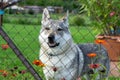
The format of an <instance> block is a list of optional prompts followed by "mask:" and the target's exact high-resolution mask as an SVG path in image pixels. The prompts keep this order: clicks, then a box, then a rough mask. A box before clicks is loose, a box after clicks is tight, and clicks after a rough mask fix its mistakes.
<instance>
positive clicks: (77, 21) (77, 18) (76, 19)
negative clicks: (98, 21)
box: [71, 15, 85, 26]
mask: <svg viewBox="0 0 120 80" xmlns="http://www.w3.org/2000/svg"><path fill="white" fill-rule="evenodd" d="M71 25H75V26H85V19H84V18H83V17H81V16H80V15H76V16H74V17H73V18H72V19H71Z"/></svg>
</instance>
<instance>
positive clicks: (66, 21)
mask: <svg viewBox="0 0 120 80" xmlns="http://www.w3.org/2000/svg"><path fill="white" fill-rule="evenodd" d="M68 16H69V11H68V10H67V13H66V15H65V16H64V17H63V18H62V20H63V22H64V24H65V26H67V27H68V26H69V22H68Z"/></svg>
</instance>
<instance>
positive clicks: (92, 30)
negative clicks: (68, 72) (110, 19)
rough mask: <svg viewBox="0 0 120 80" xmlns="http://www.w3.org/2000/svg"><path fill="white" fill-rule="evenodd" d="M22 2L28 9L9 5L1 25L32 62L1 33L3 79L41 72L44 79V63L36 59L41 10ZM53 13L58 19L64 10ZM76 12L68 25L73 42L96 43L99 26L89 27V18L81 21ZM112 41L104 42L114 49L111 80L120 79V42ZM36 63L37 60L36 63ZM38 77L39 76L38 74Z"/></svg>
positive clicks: (26, 78) (27, 78)
mask: <svg viewBox="0 0 120 80" xmlns="http://www.w3.org/2000/svg"><path fill="white" fill-rule="evenodd" d="M21 3H24V5H22V6H24V7H27V9H28V10H23V7H19V8H21V10H18V9H6V10H5V14H4V17H3V25H2V28H1V27H0V30H2V29H3V30H4V31H5V32H6V33H7V35H8V36H9V37H10V38H11V39H12V41H13V42H14V43H15V45H16V46H17V48H18V49H19V50H20V51H21V53H22V55H23V56H24V57H25V58H26V59H27V61H28V62H29V63H30V65H31V66H30V68H29V67H28V66H29V65H28V66H27V67H26V66H25V65H23V63H24V61H21V60H20V59H19V58H18V56H17V55H15V54H14V52H15V51H14V50H15V49H14V48H12V49H11V48H10V44H11V43H9V42H6V41H5V40H4V39H5V38H6V37H5V36H4V37H0V46H1V48H0V64H1V66H0V79H1V80H3V79H4V80H34V79H35V78H34V76H37V75H36V74H38V75H39V76H41V78H42V79H43V80H45V77H44V74H43V69H42V67H40V66H38V64H39V63H38V64H37V63H36V62H37V60H39V50H40V43H39V40H38V36H39V35H40V34H39V33H40V29H41V18H42V14H41V12H42V10H40V11H39V12H37V10H36V9H37V7H36V6H32V7H31V6H27V3H26V1H22V2H21ZM35 3H36V2H35ZM19 5H20V4H19ZM32 9H33V10H32ZM42 9H43V7H42ZM51 15H52V18H53V19H56V18H57V19H58V18H60V17H62V16H64V14H63V13H59V14H56V13H53V12H52V13H51ZM75 15H76V14H70V15H69V24H70V27H69V28H70V32H71V35H72V38H73V40H74V42H75V43H94V41H95V39H96V37H95V36H96V35H97V34H99V33H100V32H101V31H100V28H96V27H90V26H91V25H90V24H89V19H88V18H87V19H86V20H85V21H84V24H82V25H79V22H77V21H76V22H75V17H76V16H75ZM77 17H79V15H77ZM85 18H86V17H85ZM82 20H83V19H82ZM81 23H82V22H81ZM76 24H77V25H76ZM0 33H1V32H0ZM114 39H115V38H114ZM106 42H109V40H106ZM112 43H113V44H112ZM112 43H110V44H108V43H106V44H104V46H105V47H107V46H109V48H107V50H114V51H108V52H109V53H110V54H109V56H110V59H111V65H110V68H111V69H110V78H109V80H113V79H114V80H119V76H120V72H119V70H120V63H119V56H120V49H119V48H120V43H119V42H118V43H117V45H116V44H115V42H112ZM113 45H115V46H117V48H114V46H113ZM113 53H114V54H113ZM60 60H61V59H60ZM25 61H26V60H25ZM113 61H114V62H113ZM26 64H27V63H26ZM35 64H37V66H36V65H35ZM31 67H32V69H31ZM34 69H35V71H34ZM30 70H33V72H36V73H34V74H31V73H30ZM54 70H55V68H54ZM48 73H49V72H48ZM46 74H47V73H46ZM61 76H62V75H61ZM115 77H117V78H115ZM36 79H37V80H39V79H38V78H36ZM63 80H64V79H63Z"/></svg>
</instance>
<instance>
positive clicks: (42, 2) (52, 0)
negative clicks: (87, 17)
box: [20, 0, 78, 10]
mask: <svg viewBox="0 0 120 80" xmlns="http://www.w3.org/2000/svg"><path fill="white" fill-rule="evenodd" d="M25 4H26V5H37V6H44V7H46V6H62V7H63V9H65V10H66V9H69V10H72V9H75V8H77V7H78V2H77V1H75V0H57V1H56V0H49V1H48V0H35V1H34V2H33V1H32V0H25V2H24V1H23V2H21V3H20V6H21V5H25Z"/></svg>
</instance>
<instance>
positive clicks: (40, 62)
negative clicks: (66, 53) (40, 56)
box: [33, 60, 45, 67]
mask: <svg viewBox="0 0 120 80" xmlns="http://www.w3.org/2000/svg"><path fill="white" fill-rule="evenodd" d="M33 64H35V65H37V66H41V67H45V64H43V63H42V61H40V60H34V61H33Z"/></svg>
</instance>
